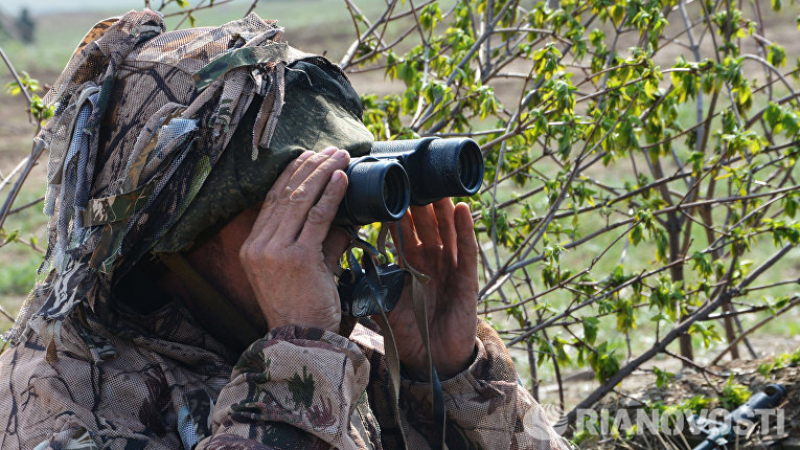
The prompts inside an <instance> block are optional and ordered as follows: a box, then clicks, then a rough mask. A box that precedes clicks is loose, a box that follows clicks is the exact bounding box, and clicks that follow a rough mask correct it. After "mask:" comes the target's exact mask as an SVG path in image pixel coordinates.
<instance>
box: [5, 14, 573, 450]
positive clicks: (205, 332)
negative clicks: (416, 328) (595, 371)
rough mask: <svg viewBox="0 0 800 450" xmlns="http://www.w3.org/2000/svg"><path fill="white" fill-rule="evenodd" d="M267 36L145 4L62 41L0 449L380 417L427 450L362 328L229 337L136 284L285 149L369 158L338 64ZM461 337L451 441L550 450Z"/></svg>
mask: <svg viewBox="0 0 800 450" xmlns="http://www.w3.org/2000/svg"><path fill="white" fill-rule="evenodd" d="M281 33H282V29H281V28H279V27H278V26H277V25H276V24H275V23H274V22H264V21H262V20H261V19H259V18H258V17H257V16H254V15H251V16H248V17H247V18H245V19H243V20H241V21H236V22H232V23H229V24H227V25H224V26H222V27H219V28H197V29H191V30H183V31H178V32H171V33H165V32H164V24H163V21H162V20H161V17H160V16H158V15H157V14H156V13H153V12H150V11H145V12H131V13H129V14H127V15H125V16H124V17H122V18H116V19H109V20H106V21H103V22H100V23H99V24H97V25H96V26H95V27H94V28H93V29H92V30H91V31H90V32H89V34H88V35H87V36H86V38H85V39H84V40H83V42H82V43H81V44H80V46H79V47H78V50H77V51H76V53H75V55H74V56H73V58H72V59H71V61H70V63H69V65H68V66H67V69H66V70H65V72H64V74H62V76H61V77H60V78H59V80H58V81H57V82H56V83H55V84H54V86H53V89H52V90H51V91H50V93H49V94H48V97H47V98H46V99H45V100H46V101H48V102H50V103H52V104H55V105H56V114H55V117H54V119H53V120H51V121H50V122H49V123H48V125H47V127H46V128H45V129H44V130H43V131H42V133H41V134H40V135H39V136H38V137H37V140H38V142H39V143H40V144H41V145H44V146H46V147H47V148H48V149H49V150H50V163H49V167H48V184H49V187H48V197H47V201H46V207H45V212H46V213H48V214H49V215H50V216H51V220H50V239H49V245H48V252H47V256H46V259H45V262H44V263H43V268H44V270H47V271H48V275H47V278H46V279H45V280H44V281H43V282H42V283H41V284H40V285H39V286H38V287H37V288H36V289H35V290H34V291H33V292H32V294H31V296H30V297H29V300H28V302H27V303H26V304H25V306H24V307H23V309H22V311H21V313H20V316H19V319H18V321H17V324H16V326H15V328H14V329H13V330H12V331H11V332H9V333H8V334H7V335H6V336H5V337H6V339H8V340H9V341H10V342H11V343H12V347H11V348H10V349H9V350H7V351H6V352H5V353H4V354H3V355H2V356H1V357H0V384H2V387H0V427H2V437H0V448H2V449H4V450H5V449H26V450H27V449H35V450H44V449H53V450H62V449H63V450H67V449H72V450H75V449H97V448H111V449H120V450H135V449H179V448H185V449H191V448H195V449H200V450H210V449H223V448H224V449H301V448H302V449H306V448H308V449H327V448H341V449H381V448H383V449H394V448H398V447H400V445H401V444H400V443H401V441H400V439H401V430H400V425H398V424H402V427H403V431H404V432H405V434H406V436H407V438H408V441H409V447H410V448H411V449H424V448H429V447H428V443H427V441H429V440H431V439H432V436H435V433H433V431H432V420H431V418H430V413H429V411H430V410H431V407H430V403H431V401H430V398H429V395H430V394H429V392H430V389H429V387H428V386H427V385H426V384H425V383H418V382H413V381H410V380H407V379H403V380H402V388H401V393H400V399H399V400H400V415H401V417H400V418H397V417H394V416H393V415H394V412H393V411H394V409H393V408H392V407H391V405H390V400H389V399H390V398H391V395H390V392H389V389H390V387H389V383H388V371H387V364H386V361H385V358H384V352H383V338H382V337H381V335H380V333H379V332H378V331H377V330H376V328H375V326H374V324H373V323H372V322H370V321H362V322H361V323H359V324H358V325H356V326H355V328H354V329H353V331H352V332H351V333H349V334H346V336H342V335H339V334H334V333H331V332H328V331H323V330H318V329H304V328H299V327H283V328H278V329H273V330H271V331H270V332H269V333H268V334H267V336H266V337H264V338H262V339H255V338H254V339H250V340H247V341H246V342H248V343H250V342H252V341H253V340H255V342H252V344H250V345H248V346H246V348H244V346H237V345H236V344H235V343H234V344H231V343H228V342H226V343H224V344H223V343H222V341H224V339H218V338H215V337H214V334H213V333H212V332H210V330H209V329H208V328H207V327H204V326H202V325H200V322H203V320H200V319H205V321H206V322H207V321H208V320H209V318H212V319H211V320H214V319H213V318H215V317H216V316H215V314H216V313H217V311H214V310H211V311H207V314H206V315H207V316H208V317H204V318H203V317H198V318H195V317H193V316H192V315H191V314H190V313H189V311H188V310H187V309H186V307H185V306H183V305H184V302H183V301H182V300H181V299H180V298H174V297H169V296H166V295H165V294H164V293H163V292H162V291H160V290H158V289H157V288H156V287H155V285H154V283H152V280H151V279H149V278H147V277H146V276H145V277H144V278H141V280H144V281H142V282H140V281H139V280H140V278H135V277H136V276H138V275H137V274H138V273H139V267H140V263H141V264H144V263H145V262H146V261H148V258H151V256H150V255H156V259H157V255H159V254H169V253H173V252H179V251H182V250H185V249H187V248H189V247H190V246H191V245H192V243H193V242H195V240H197V239H199V238H200V236H201V235H202V233H204V232H205V233H209V232H214V230H216V229H218V228H219V226H221V225H222V224H224V223H225V222H226V221H227V220H228V219H230V218H231V217H232V216H233V215H235V214H236V213H237V212H239V211H241V210H243V209H244V208H246V207H249V206H252V205H253V204H255V203H256V202H258V201H260V200H261V199H263V197H264V195H265V193H266V191H267V190H268V188H269V186H270V185H271V184H272V182H273V181H274V179H275V177H277V175H278V174H279V173H280V172H281V170H282V168H283V167H284V166H285V164H286V163H287V162H288V161H290V160H291V159H292V158H293V157H296V156H297V154H299V153H300V152H301V151H302V150H303V149H312V150H317V151H318V150H321V149H323V148H325V147H326V146H328V145H336V146H337V147H339V148H344V149H346V150H348V151H349V152H350V153H351V154H353V155H359V154H363V153H365V152H366V151H368V150H369V144H370V142H371V140H372V137H371V135H370V133H369V132H368V131H367V130H366V129H365V128H364V126H363V125H362V124H361V122H360V114H361V109H360V108H361V105H360V102H359V101H358V96H357V95H356V94H355V92H354V91H353V90H352V88H351V87H350V85H349V83H348V82H347V80H346V78H345V77H344V74H342V73H341V72H340V71H339V70H338V68H336V67H335V66H334V65H332V64H330V63H329V62H327V61H326V60H324V58H320V57H316V56H314V55H308V54H304V53H302V52H299V51H297V50H295V49H293V48H291V47H289V46H287V45H286V44H283V43H281V42H280V36H281ZM278 117H280V119H281V120H280V121H278ZM226 149H227V150H226ZM131 279H133V281H131ZM195 312H196V311H195ZM231 333H232V334H235V333H236V330H233V331H231ZM222 334H223V335H224V334H225V333H222ZM217 336H220V333H217ZM240 342H241V341H240ZM475 345H476V346H475V348H476V352H475V358H474V361H473V362H472V363H471V365H470V366H469V368H468V369H467V370H465V371H464V372H463V373H461V374H459V375H457V376H455V377H454V378H452V379H449V380H445V381H444V382H443V383H442V384H443V390H444V395H445V406H446V408H447V445H448V447H449V449H451V450H460V449H487V450H488V449H492V450H493V449H509V448H512V449H549V448H560V446H561V443H560V442H561V441H560V440H559V438H558V436H557V435H556V434H555V432H554V431H553V429H552V428H551V427H550V426H549V425H547V424H546V421H545V418H544V414H543V411H542V408H541V407H540V406H539V405H538V404H537V403H536V402H535V401H534V400H533V399H532V398H531V396H530V395H529V394H528V393H527V392H526V391H525V389H523V388H522V387H521V386H520V385H519V384H518V382H517V375H516V372H515V369H514V366H513V363H512V362H511V360H510V358H509V356H508V354H507V353H506V351H505V348H504V346H503V344H502V342H501V340H500V339H499V337H498V336H497V334H496V333H495V332H494V331H493V330H492V329H491V328H490V327H489V326H488V325H486V324H485V323H483V322H480V323H479V326H478V336H477V337H476V341H475ZM398 419H399V420H398Z"/></svg>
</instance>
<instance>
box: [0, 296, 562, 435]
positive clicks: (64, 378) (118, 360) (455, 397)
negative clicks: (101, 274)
mask: <svg viewBox="0 0 800 450" xmlns="http://www.w3.org/2000/svg"><path fill="white" fill-rule="evenodd" d="M78 316H79V315H78ZM78 316H76V317H78ZM121 319H123V320H124V321H125V323H126V324H127V326H128V331H127V332H121V333H113V334H112V333H110V332H109V331H108V330H107V329H106V328H105V327H103V326H100V325H99V324H97V323H96V322H93V321H91V320H90V321H86V322H82V321H80V320H77V319H75V320H67V321H66V322H65V324H64V329H63V331H62V339H63V343H64V345H63V346H62V347H61V348H60V349H59V350H58V352H57V354H56V355H48V351H47V349H46V347H44V346H43V345H42V341H41V339H40V338H38V337H37V336H31V337H29V339H28V340H26V341H25V343H24V344H21V345H18V346H16V347H13V348H11V349H9V350H7V351H6V352H5V353H4V354H3V355H2V357H0V426H2V437H0V448H2V449H3V450H7V449H8V450H11V449H14V450H16V449H20V450H22V449H25V450H30V449H36V450H44V449H53V450H79V449H80V450H89V449H100V448H102V449H106V448H109V449H119V450H145V449H147V450H156V449H182V448H183V449H192V448H194V449H197V450H216V449H242V450H244V449H248V450H250V449H252V450H256V449H259V450H267V449H282V450H283V449H287V450H288V449H292V450H295V449H297V450H299V449H331V448H337V449H387V450H388V449H396V448H401V444H400V440H399V439H400V436H399V433H398V431H399V430H398V427H397V425H395V424H396V423H397V422H396V421H395V418H394V417H392V414H393V412H392V411H393V409H392V408H391V407H390V405H389V401H390V400H389V398H390V395H389V391H388V389H390V388H389V384H388V382H387V369H386V362H385V359H384V353H383V338H382V337H381V336H380V334H379V333H378V332H377V331H376V328H375V327H373V326H371V323H370V322H366V324H359V325H357V326H356V328H355V329H354V331H353V332H352V334H351V335H350V337H349V339H348V338H345V337H342V336H340V335H338V334H335V333H332V332H329V331H323V330H319V329H304V328H299V327H283V328H279V329H275V330H272V331H271V332H270V333H269V334H268V335H267V336H266V337H265V338H263V339H260V340H258V341H256V342H254V343H253V344H252V345H251V346H250V347H249V348H247V350H245V351H244V352H243V353H242V354H241V355H236V354H235V353H234V352H232V351H231V350H230V349H229V348H227V347H225V346H223V345H221V344H220V343H219V342H218V341H216V340H214V339H213V338H212V337H211V336H210V335H209V333H207V332H205V331H204V330H203V329H202V328H200V327H199V326H198V325H197V323H196V322H195V321H194V319H193V318H192V316H191V315H190V313H189V312H188V311H187V310H186V309H185V308H184V307H182V306H181V304H180V303H179V302H177V301H175V302H171V303H169V304H167V305H166V306H164V307H162V308H160V309H158V310H157V311H155V312H153V313H151V314H148V315H145V316H140V315H136V314H130V315H129V316H125V317H121ZM476 350H477V351H476V357H475V360H474V362H473V363H472V364H471V365H470V366H469V368H468V369H467V370H465V371H464V372H462V373H461V374H459V375H457V376H455V377H454V378H451V379H449V380H445V381H443V383H442V384H443V390H444V396H445V406H446V408H447V422H446V423H447V427H446V428H447V429H446V435H447V445H448V448H449V449H450V450H467V449H485V450H505V449H530V450H545V449H560V448H566V447H562V445H563V444H561V441H560V438H559V437H558V436H557V435H556V433H555V432H554V431H553V429H552V428H551V427H550V425H548V424H547V422H546V419H545V417H544V411H543V409H542V407H541V406H540V405H539V404H537V403H536V401H535V400H534V399H533V398H532V397H531V396H530V394H529V393H528V392H527V391H526V390H525V389H524V388H523V387H522V386H521V385H520V384H519V383H518V382H517V375H516V371H515V369H514V365H513V363H512V362H511V360H510V358H509V356H508V353H506V350H505V347H504V346H503V343H502V342H501V340H500V338H499V336H498V335H497V333H496V332H494V330H492V329H491V328H490V327H489V326H488V325H486V324H485V323H484V322H481V323H480V324H479V327H478V337H477V338H476ZM429 392H430V390H429V388H428V386H427V384H425V383H419V382H413V381H410V380H406V379H404V380H402V387H401V392H400V411H401V415H402V417H401V422H402V424H403V427H404V428H405V430H406V433H407V437H408V439H409V448H410V449H415V450H416V449H426V448H430V447H429V446H428V444H427V441H426V439H429V438H430V437H431V436H432V432H431V425H432V422H431V420H430V410H431V407H430V399H429Z"/></svg>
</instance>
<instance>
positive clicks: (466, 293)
mask: <svg viewBox="0 0 800 450" xmlns="http://www.w3.org/2000/svg"><path fill="white" fill-rule="evenodd" d="M400 227H401V228H402V231H403V244H404V247H403V249H404V253H405V257H406V260H407V261H408V263H409V264H410V265H412V266H413V267H414V268H415V269H417V270H419V271H420V272H422V273H424V274H426V275H428V276H430V277H431V279H430V282H428V283H427V284H423V291H424V294H425V299H426V304H427V314H428V330H429V332H430V343H431V353H432V354H433V362H434V366H435V367H436V371H437V372H438V374H439V376H440V377H441V378H442V379H447V378H450V377H452V376H454V375H456V374H458V373H459V372H461V371H463V370H464V369H466V368H467V366H468V364H469V362H470V359H471V357H472V353H473V351H474V349H475V334H476V331H477V330H476V328H477V320H478V319H477V312H478V244H477V241H476V239H475V229H474V224H473V222H472V216H471V214H470V212H469V207H468V206H467V205H466V204H465V203H459V204H458V205H457V206H453V202H452V201H451V200H450V199H449V198H445V199H442V200H440V201H438V202H436V203H434V204H432V205H427V206H412V207H411V208H410V210H409V213H408V214H406V215H405V216H404V217H403V218H402V219H401V220H400ZM392 231H396V230H394V229H393V230H392ZM393 234H394V241H395V242H399V241H398V239H397V234H396V233H393ZM411 292H412V289H411V286H408V285H407V286H406V289H405V290H404V291H403V296H402V298H401V300H400V302H399V303H398V304H397V306H395V309H394V310H393V311H392V312H391V313H390V314H389V323H390V325H391V326H392V330H393V332H394V334H395V340H396V343H397V350H398V353H399V356H400V360H401V361H402V362H403V365H404V366H405V368H406V370H408V371H409V372H410V373H411V375H412V376H413V377H414V378H416V379H420V380H424V379H427V377H428V359H427V352H426V350H425V346H424V344H423V342H422V338H421V335H420V332H419V330H418V329H417V324H416V321H415V320H414V309H413V304H412V301H411Z"/></svg>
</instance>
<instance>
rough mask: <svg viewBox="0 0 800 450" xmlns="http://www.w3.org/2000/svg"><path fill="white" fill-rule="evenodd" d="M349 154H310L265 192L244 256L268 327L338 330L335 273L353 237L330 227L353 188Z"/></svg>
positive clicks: (339, 311) (241, 255)
mask: <svg viewBox="0 0 800 450" xmlns="http://www.w3.org/2000/svg"><path fill="white" fill-rule="evenodd" d="M349 161H350V157H349V155H348V154H347V152H345V151H343V150H336V149H335V148H329V149H326V150H323V151H322V152H320V153H314V152H305V153H303V154H302V155H301V156H299V157H298V158H297V159H296V160H294V161H293V162H291V163H290V164H289V166H288V167H287V168H286V169H285V170H284V172H283V173H282V174H281V175H280V177H278V179H277V180H276V181H275V184H274V185H273V186H272V189H270V191H269V192H268V193H267V197H266V199H265V200H264V204H263V206H262V208H261V211H260V213H259V215H258V218H257V219H256V222H255V225H254V226H253V230H252V232H251V234H250V236H249V237H248V238H247V240H246V241H245V243H244V245H242V248H241V251H240V253H239V258H240V260H241V262H242V266H243V267H244V269H245V272H246V273H247V277H248V279H249V281H250V284H251V285H252V287H253V290H254V291H255V294H256V298H257V299H258V303H259V306H260V307H261V311H262V312H263V313H264V316H265V317H266V319H267V324H268V325H269V327H270V328H277V327H280V326H284V325H299V326H304V327H316V328H323V329H326V330H330V331H333V332H338V331H339V322H340V320H341V314H342V313H341V305H340V303H339V294H338V292H337V291H336V283H335V282H334V276H333V271H334V269H335V268H336V266H337V262H338V260H339V257H340V256H341V254H342V253H343V252H344V250H345V248H346V246H347V243H348V237H347V235H346V234H345V233H344V232H343V231H341V230H338V229H333V230H331V223H332V222H333V219H334V217H335V216H336V211H337V209H338V207H339V203H341V201H342V198H344V194H345V191H346V190H347V177H346V175H345V174H344V172H342V170H343V169H345V168H346V167H347V165H348V163H349Z"/></svg>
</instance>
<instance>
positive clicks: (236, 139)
mask: <svg viewBox="0 0 800 450" xmlns="http://www.w3.org/2000/svg"><path fill="white" fill-rule="evenodd" d="M282 34H283V28H281V27H279V26H278V25H277V23H276V22H275V21H264V20H262V19H260V18H259V17H258V16H256V15H255V14H251V15H249V16H247V17H245V18H244V19H241V20H238V21H234V22H230V23H228V24H225V25H223V26H221V27H218V28H211V27H207V28H192V29H186V30H179V31H172V32H166V31H165V26H164V22H163V20H162V17H161V16H160V14H158V13H155V12H153V11H149V10H145V11H143V12H136V11H132V12H130V13H128V14H126V15H125V16H123V17H119V18H112V19H107V20H104V21H102V22H100V23H98V24H97V25H95V26H94V27H93V28H92V29H91V30H90V31H89V33H88V34H87V35H86V37H85V38H84V39H83V40H82V42H81V43H80V45H79V46H78V48H77V50H76V51H75V53H74V54H73V56H72V58H71V60H70V62H69V63H68V65H67V67H66V69H65V70H64V72H63V73H62V74H61V76H60V77H59V78H58V80H57V81H56V82H55V84H54V85H53V88H52V89H51V90H50V92H49V93H48V95H47V96H46V97H45V102H46V103H47V104H51V105H55V108H56V109H55V115H54V117H53V119H51V120H50V122H48V124H47V125H46V127H45V128H44V129H43V130H42V131H41V133H40V134H39V135H38V136H37V137H36V141H37V144H39V145H43V146H45V147H46V148H48V149H49V152H50V159H49V164H48V191H47V195H46V200H45V213H46V214H48V215H49V216H50V222H49V244H48V249H47V253H46V256H45V261H44V262H43V264H42V268H43V269H45V270H47V269H49V272H48V276H47V278H46V280H45V281H44V282H43V283H42V284H41V285H40V286H38V287H37V288H36V289H35V290H34V292H33V293H32V295H31V296H30V297H29V300H28V302H26V304H25V305H24V306H23V308H22V310H21V312H20V319H19V320H18V321H17V324H16V325H15V328H14V329H12V331H10V332H9V333H7V335H6V338H7V339H10V340H12V341H17V342H18V341H19V340H20V338H22V337H23V335H24V334H25V331H26V330H28V329H30V330H33V331H34V332H36V333H37V334H39V335H41V336H43V338H44V340H45V344H46V345H52V344H53V343H56V342H58V341H59V333H60V327H61V323H62V321H63V319H64V318H66V317H68V316H69V315H70V313H71V312H72V311H73V310H75V309H76V307H78V306H79V305H80V306H81V308H82V309H83V310H85V311H86V312H87V313H89V314H92V315H94V316H96V318H98V319H99V320H101V321H105V320H107V319H108V316H109V315H110V314H112V312H111V311H112V309H113V308H109V306H110V303H111V297H112V296H111V293H112V289H113V287H114V285H115V283H116V282H117V281H118V280H120V279H121V278H122V277H123V276H124V275H125V274H126V273H127V272H128V271H129V270H130V269H131V268H132V267H133V266H134V265H135V264H136V263H137V262H138V261H139V260H141V259H142V257H143V256H145V255H147V254H149V253H165V252H178V251H183V250H186V249H188V248H190V247H191V246H192V245H193V244H194V243H195V242H196V240H197V239H198V237H200V236H202V235H205V234H209V233H212V232H214V231H215V230H217V229H219V227H221V226H222V225H224V224H225V223H226V222H227V221H228V220H229V219H231V218H232V217H233V216H235V215H236V214H237V213H239V212H240V211H242V210H244V209H246V208H248V207H251V206H253V205H255V204H256V203H258V202H259V201H261V200H262V199H263V198H264V196H265V194H266V192H267V190H268V189H269V187H270V186H271V185H272V183H273V182H274V180H275V178H276V177H277V176H278V174H279V173H280V172H281V171H282V170H283V168H284V167H285V165H286V164H288V162H289V161H290V160H291V159H293V158H294V157H296V156H297V155H298V154H300V153H301V152H302V151H303V150H306V149H310V150H315V151H319V150H321V149H324V148H325V147H327V146H330V145H333V146H337V147H339V148H343V149H346V150H348V151H349V152H350V153H351V154H353V155H354V156H358V155H361V154H365V153H367V152H368V151H369V148H370V143H371V141H372V135H371V133H370V132H369V131H368V130H367V129H366V128H365V127H364V125H363V124H362V123H361V109H362V107H361V103H360V100H359V98H358V95H357V94H356V93H355V91H354V90H353V88H352V87H351V85H350V83H349V82H348V80H347V78H346V77H345V75H344V74H343V73H342V72H341V70H339V68H338V67H337V66H336V65H334V64H332V63H330V62H329V61H327V60H326V59H325V58H323V57H320V56H316V55H311V54H307V53H303V52H301V51H299V50H297V49H295V48H292V47H290V46H289V45H287V44H285V43H283V42H281V37H282Z"/></svg>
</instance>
